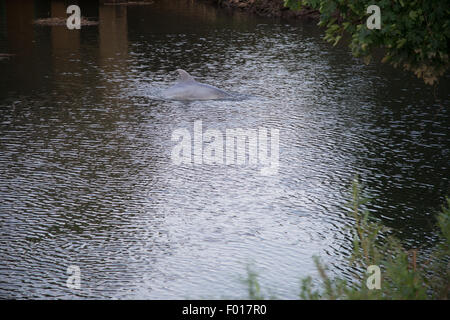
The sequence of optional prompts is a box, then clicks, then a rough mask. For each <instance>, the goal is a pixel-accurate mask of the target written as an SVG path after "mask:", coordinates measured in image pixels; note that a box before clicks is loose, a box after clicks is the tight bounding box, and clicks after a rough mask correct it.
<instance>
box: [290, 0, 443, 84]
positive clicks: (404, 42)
mask: <svg viewBox="0 0 450 320" xmlns="http://www.w3.org/2000/svg"><path fill="white" fill-rule="evenodd" d="M372 4H376V5H378V6H379V7H380V9H381V29H379V30H377V29H373V30H369V29H368V28H367V26H366V20H367V18H368V17H369V14H367V13H366V10H367V7H368V6H369V5H372ZM303 5H305V6H309V7H311V8H313V9H317V10H319V11H320V13H321V16H320V22H319V25H320V26H323V27H325V28H326V35H325V39H326V40H327V41H329V42H332V43H333V44H334V45H336V44H337V43H338V42H339V41H340V40H341V38H342V36H343V35H344V33H348V34H350V35H351V42H350V48H351V50H352V53H353V54H354V55H355V56H357V57H362V58H363V59H364V61H365V62H366V63H369V62H370V60H371V58H372V52H373V49H376V48H384V57H383V59H382V61H383V62H389V63H390V64H392V65H393V66H394V67H401V68H403V69H405V70H409V71H412V72H414V73H415V74H416V76H417V77H419V78H421V79H423V81H424V82H425V83H427V84H430V85H432V84H434V83H436V82H437V81H438V79H439V77H441V76H442V75H443V74H444V73H445V71H446V70H447V69H448V68H449V65H450V63H449V55H448V52H449V43H450V41H449V40H450V6H449V4H448V1H442V0H428V1H422V0H379V1H373V0H285V6H287V7H289V8H291V9H293V10H299V9H300V8H301V7H302V6H303Z"/></svg>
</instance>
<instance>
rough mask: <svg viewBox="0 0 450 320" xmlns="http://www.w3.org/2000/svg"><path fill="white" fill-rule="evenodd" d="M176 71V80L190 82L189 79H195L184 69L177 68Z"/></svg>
mask: <svg viewBox="0 0 450 320" xmlns="http://www.w3.org/2000/svg"><path fill="white" fill-rule="evenodd" d="M177 72H178V80H179V81H180V82H191V81H195V80H194V78H193V77H192V76H191V75H190V74H189V73H187V72H186V71H184V70H183V69H177Z"/></svg>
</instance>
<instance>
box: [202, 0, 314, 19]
mask: <svg viewBox="0 0 450 320" xmlns="http://www.w3.org/2000/svg"><path fill="white" fill-rule="evenodd" d="M202 1H208V2H210V3H214V4H216V5H217V6H219V7H223V8H229V9H235V10H241V11H246V12H249V13H252V14H256V15H258V16H262V17H268V18H285V19H305V20H317V21H318V20H319V18H320V12H319V11H317V10H314V9H311V8H309V7H306V6H305V7H304V8H302V9H301V10H299V11H294V10H291V9H289V8H287V7H285V6H284V1H283V0H202Z"/></svg>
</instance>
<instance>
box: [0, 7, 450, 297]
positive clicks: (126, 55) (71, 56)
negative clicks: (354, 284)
mask: <svg viewBox="0 0 450 320" xmlns="http://www.w3.org/2000/svg"><path fill="white" fill-rule="evenodd" d="M81 9H82V14H83V15H84V16H88V17H97V18H98V19H99V21H100V24H99V25H98V26H83V27H82V28H81V30H79V31H78V30H68V29H67V28H65V27H59V26H53V27H50V26H38V25H32V24H31V22H32V20H33V19H36V18H40V17H48V16H49V14H51V15H52V16H57V15H59V16H66V15H65V6H64V2H58V1H51V2H50V1H39V3H37V2H36V3H35V2H33V1H21V2H16V1H5V0H2V1H0V52H3V53H7V52H9V53H14V54H15V56H12V57H6V58H3V59H2V60H0V110H1V113H0V172H1V175H0V199H1V202H0V248H1V251H0V297H1V298H69V299H71V298H114V299H124V298H131V299H135V298H136V299H184V298H192V299H197V298H200V299H201V298H208V299H216V298H246V297H247V291H246V290H247V287H246V284H245V283H244V281H243V280H244V279H245V278H246V276H247V268H248V267H249V266H250V268H251V269H252V270H254V271H255V272H256V273H257V274H258V276H259V281H260V285H261V287H262V288H263V292H264V294H266V296H272V295H273V296H275V297H277V298H288V299H295V298H296V297H297V296H298V293H299V292H300V289H299V288H300V284H299V283H300V278H301V277H305V276H307V275H312V276H314V275H316V271H315V268H314V264H313V260H312V256H313V255H317V256H320V257H321V258H322V260H323V261H324V262H326V263H327V264H329V266H330V274H332V275H342V276H346V275H347V274H348V270H346V268H345V263H344V261H345V260H344V259H345V257H346V256H347V255H348V253H349V248H350V245H351V242H350V238H349V234H348V232H347V231H346V230H345V229H344V227H345V226H346V225H348V224H349V223H351V221H350V219H349V218H348V216H347V213H346V204H347V202H348V201H349V200H350V193H349V187H350V184H351V181H352V179H353V177H354V176H355V175H359V177H360V180H361V181H362V182H363V184H364V187H365V191H366V193H367V194H368V195H369V196H370V197H371V198H372V199H373V200H372V202H371V203H370V204H369V205H368V208H369V210H370V211H371V212H372V215H373V216H374V217H376V218H378V219H380V221H382V222H383V224H385V225H386V226H388V227H391V228H393V230H394V232H395V234H396V235H397V236H399V237H400V238H401V239H402V240H403V241H404V243H405V246H407V247H427V246H430V245H431V244H432V243H433V240H434V238H435V229H434V227H433V223H434V221H433V219H432V216H433V214H434V213H435V210H437V209H438V208H439V206H440V204H441V203H442V201H443V199H444V197H445V195H448V194H450V188H449V178H450V175H449V167H450V165H449V156H450V139H449V124H450V112H449V110H450V109H449V108H448V107H449V105H450V96H449V91H448V88H449V84H450V78H449V77H448V76H447V77H446V78H444V79H442V81H441V83H440V85H439V87H438V88H437V90H436V91H435V92H433V90H431V89H430V88H429V87H427V86H425V85H423V84H422V83H421V81H419V80H417V79H415V78H414V76H412V75H409V74H405V73H402V72H401V71H398V70H395V69H393V68H391V67H389V66H386V65H383V64H380V63H376V62H375V63H372V64H369V65H365V64H363V63H362V62H361V61H360V60H358V59H355V58H353V57H352V56H351V54H350V52H349V50H348V48H346V47H345V46H338V47H332V46H331V45H330V44H328V43H326V42H324V41H323V40H322V39H321V37H322V36H323V31H321V30H320V29H318V28H317V27H316V26H315V23H313V22H294V21H282V20H276V19H263V18H258V17H255V16H249V15H246V14H243V13H239V12H234V13H233V12H230V11H226V10H220V9H217V8H215V7H213V6H211V5H209V4H205V3H202V2H200V1H198V2H197V1H184V0H174V1H155V2H154V3H153V4H151V5H145V6H144V5H142V6H111V5H100V6H99V5H98V4H95V2H89V3H88V2H81ZM178 68H182V69H185V70H186V71H188V72H190V73H191V74H192V75H193V76H194V77H196V79H197V80H199V81H201V82H204V83H208V84H210V85H214V86H217V87H220V88H221V89H223V90H226V91H229V92H233V93H235V94H236V95H240V96H241V97H245V98H244V99H236V100H234V101H196V102H191V103H183V102H177V101H166V100H161V99H158V92H160V90H162V89H164V88H166V87H168V86H169V85H171V84H172V83H173V82H174V81H175V79H176V76H175V74H174V70H176V69H178ZM195 121H197V124H198V123H199V121H201V124H202V130H203V132H205V131H206V130H208V129H215V130H218V131H219V132H220V133H225V132H226V130H227V129H235V128H243V129H245V130H248V129H259V128H267V129H269V131H270V130H279V166H278V170H277V172H275V173H274V174H272V175H262V174H261V171H260V170H259V168H258V167H257V166H256V167H255V166H254V165H225V164H223V165H220V164H216V165H207V164H195V163H194V164H192V165H177V164H175V163H174V161H172V151H173V149H174V147H175V145H176V144H177V141H172V134H173V133H174V131H176V130H177V129H179V130H181V129H186V130H187V131H188V132H189V133H190V134H191V135H192V138H193V139H194V138H195V137H194V122H195ZM272 132H275V131H272ZM204 144H205V145H206V143H204ZM69 266H77V267H79V268H80V272H81V288H80V289H73V288H69V287H67V285H66V281H67V279H68V277H69V274H68V273H67V269H68V267H69Z"/></svg>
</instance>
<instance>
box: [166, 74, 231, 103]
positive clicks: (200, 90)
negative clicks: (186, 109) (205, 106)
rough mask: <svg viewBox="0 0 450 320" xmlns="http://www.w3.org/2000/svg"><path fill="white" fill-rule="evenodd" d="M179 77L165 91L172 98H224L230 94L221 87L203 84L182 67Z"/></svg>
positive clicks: (167, 96)
mask: <svg viewBox="0 0 450 320" xmlns="http://www.w3.org/2000/svg"><path fill="white" fill-rule="evenodd" d="M176 71H177V72H178V75H179V78H178V81H177V83H176V84H174V85H173V86H171V87H170V88H168V89H166V90H164V91H163V96H164V98H166V99H171V100H213V99H224V98H227V97H230V95H229V94H228V93H227V92H225V91H223V90H220V89H219V88H216V87H213V86H210V85H209V84H203V83H200V82H197V81H195V80H194V78H193V77H192V76H191V75H190V74H189V73H187V72H186V71H184V70H182V69H177V70H176Z"/></svg>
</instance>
